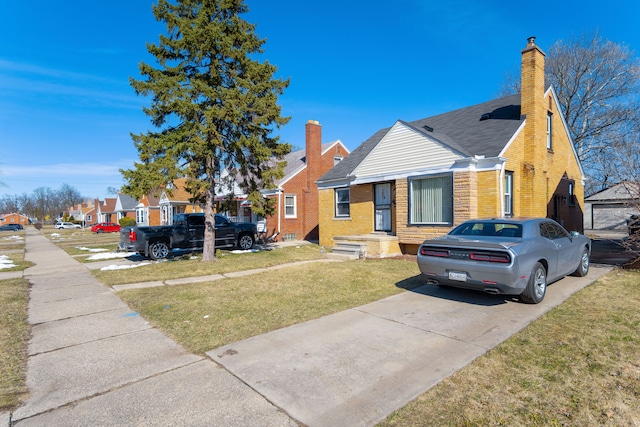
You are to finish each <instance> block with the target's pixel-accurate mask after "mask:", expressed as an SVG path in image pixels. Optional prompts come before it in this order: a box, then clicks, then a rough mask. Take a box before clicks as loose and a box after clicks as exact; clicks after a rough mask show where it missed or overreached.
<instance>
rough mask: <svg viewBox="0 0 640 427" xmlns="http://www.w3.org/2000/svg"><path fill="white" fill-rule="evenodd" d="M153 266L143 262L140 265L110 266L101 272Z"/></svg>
mask: <svg viewBox="0 0 640 427" xmlns="http://www.w3.org/2000/svg"><path fill="white" fill-rule="evenodd" d="M149 264H151V263H150V262H141V263H140V264H130V265H115V264H112V265H108V266H106V267H102V268H101V269H100V270H101V271H107V270H126V269H128V268H136V267H142V266H143V265H149Z"/></svg>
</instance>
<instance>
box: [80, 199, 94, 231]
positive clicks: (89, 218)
mask: <svg viewBox="0 0 640 427" xmlns="http://www.w3.org/2000/svg"><path fill="white" fill-rule="evenodd" d="M96 202H97V199H96V200H93V201H87V202H86V205H87V206H86V208H82V212H83V214H84V226H85V227H89V226H91V225H93V224H97V223H98V220H97V218H98V209H97V203H96Z"/></svg>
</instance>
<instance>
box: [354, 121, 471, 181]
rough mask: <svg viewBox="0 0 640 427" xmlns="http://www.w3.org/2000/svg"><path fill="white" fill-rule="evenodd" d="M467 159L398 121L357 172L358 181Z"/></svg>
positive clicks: (355, 172)
mask: <svg viewBox="0 0 640 427" xmlns="http://www.w3.org/2000/svg"><path fill="white" fill-rule="evenodd" d="M461 158H463V156H461V155H460V154H457V153H455V152H454V151H452V150H451V149H450V148H448V147H446V146H445V145H443V144H441V143H440V142H438V141H436V140H435V139H433V138H430V137H429V136H427V135H425V134H422V133H420V132H418V131H416V130H415V129H412V128H410V127H408V126H406V125H405V124H404V123H402V122H396V123H395V124H394V125H393V127H392V128H391V129H390V130H389V132H387V133H386V135H385V136H383V137H382V139H381V140H380V142H379V143H378V144H377V145H376V146H375V148H374V149H373V150H371V152H370V153H369V155H368V156H367V157H366V158H365V159H364V160H363V161H362V162H361V163H360V165H358V167H357V168H356V169H355V171H354V175H355V176H356V177H357V179H362V178H366V177H367V176H380V175H390V174H395V175H400V174H403V173H407V172H411V171H417V170H424V169H429V168H443V167H449V166H451V165H452V164H453V163H454V162H455V161H456V160H458V159H461Z"/></svg>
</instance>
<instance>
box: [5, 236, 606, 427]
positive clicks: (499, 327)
mask: <svg viewBox="0 0 640 427" xmlns="http://www.w3.org/2000/svg"><path fill="white" fill-rule="evenodd" d="M26 245H27V252H26V256H25V257H26V259H27V260H29V261H33V262H34V263H36V266H35V267H32V268H29V269H28V270H26V271H25V277H26V278H27V279H29V281H30V282H31V283H32V288H31V300H30V303H29V322H30V323H31V324H32V338H31V341H30V343H29V360H28V372H27V383H28V386H29V390H30V393H31V396H30V398H29V399H28V400H27V402H26V403H25V404H24V405H23V406H21V407H20V408H18V410H16V412H15V413H14V414H13V416H12V419H13V425H15V426H18V427H24V426H51V425H64V426H87V425H100V426H122V425H144V426H165V425H167V426H168V425H171V426H174V425H184V426H217V425H220V426H229V425H236V426H271V425H273V426H276V425H277V426H296V425H299V423H301V424H304V425H308V426H371V425H374V424H375V423H376V422H379V421H380V420H382V419H384V417H386V416H387V415H388V414H390V413H391V412H392V411H394V410H396V409H398V408H401V407H402V406H404V405H406V404H407V403H408V402H410V401H411V400H412V399H414V398H415V397H417V396H418V395H419V394H421V393H422V392H424V391H426V390H427V389H429V388H430V387H431V386H433V385H434V384H436V383H438V382H439V381H441V380H442V379H443V378H445V377H447V376H448V375H450V374H451V373H453V372H455V371H456V370H458V369H460V368H461V367H463V366H465V365H466V364H468V363H469V362H471V361H472V360H473V359H475V358H476V357H478V356H479V355H481V354H483V353H485V352H486V351H487V350H488V349H490V348H492V347H494V346H496V345H497V344H499V343H500V342H502V341H503V340H504V339H506V338H508V337H509V336H511V335H512V334H513V333H515V332H517V331H519V330H520V329H521V328H523V327H524V326H526V325H527V324H529V323H530V322H531V321H532V320H534V319H536V318H537V317H539V316H540V315H541V314H543V313H545V312H547V311H548V310H550V309H551V308H552V307H554V306H556V305H558V304H560V303H561V302H563V301H564V300H565V299H566V298H567V297H569V296H570V295H571V294H573V293H574V292H576V291H578V290H580V289H582V288H583V287H585V286H587V285H588V284H590V283H591V282H593V281H594V280H596V279H597V278H599V277H601V276H602V275H604V274H605V273H606V272H608V271H609V270H610V268H609V267H596V266H592V269H591V271H590V273H589V275H588V276H587V277H586V278H576V277H568V278H565V279H563V280H561V281H559V282H557V283H554V284H552V285H550V286H549V288H548V291H547V295H546V298H545V300H544V302H543V303H542V304H539V305H527V304H521V303H518V302H513V301H511V300H510V299H508V298H501V297H496V296H490V295H485V294H481V293H475V292H465V291H462V290H454V289H440V288H437V287H435V286H423V287H421V288H419V289H416V290H413V291H407V292H403V293H401V294H398V295H395V296H393V297H390V298H386V299H384V300H381V301H377V302H374V303H371V304H367V305H365V306H362V307H357V308H354V309H351V310H346V311H344V312H341V313H337V314H334V315H330V316H325V317H323V318H320V319H317V320H314V321H310V322H305V323H302V324H299V325H295V326H292V327H289V328H284V329H281V330H277V331H274V332H271V333H267V334H264V335H260V336H257V337H254V338H250V339H247V340H244V341H241V342H237V343H233V344H230V345H228V346H225V347H222V348H218V349H212V350H211V351H210V352H208V353H207V356H208V358H201V357H199V356H195V355H192V354H189V353H187V352H185V351H184V350H183V349H182V348H181V347H180V346H178V345H177V344H176V343H174V342H172V341H171V340H169V339H168V338H167V337H165V336H164V335H163V334H162V333H160V332H159V331H158V330H156V329H154V328H152V327H151V326H150V325H149V324H148V323H147V322H146V321H145V320H144V319H142V318H140V317H139V316H138V315H137V314H136V313H132V312H131V310H130V309H129V308H128V307H127V306H126V305H125V304H124V303H123V302H122V301H121V300H120V299H118V298H117V296H116V294H114V293H113V292H112V291H111V290H109V289H108V288H106V287H104V286H102V285H101V284H100V283H99V282H97V281H96V280H95V279H94V278H93V277H92V276H91V274H90V272H89V271H88V269H87V268H86V267H85V266H84V265H82V264H80V263H78V262H77V261H75V260H74V259H73V258H71V257H69V256H68V255H67V254H66V253H65V252H64V251H62V250H61V249H59V248H58V247H56V246H55V245H54V244H52V243H51V242H49V241H48V240H47V239H46V238H45V237H44V236H42V235H40V234H39V233H38V232H37V231H36V230H29V231H28V232H27V243H26ZM416 274H418V270H417V267H416ZM3 421H4V420H2V418H1V417H0V424H1V423H2V422H3Z"/></svg>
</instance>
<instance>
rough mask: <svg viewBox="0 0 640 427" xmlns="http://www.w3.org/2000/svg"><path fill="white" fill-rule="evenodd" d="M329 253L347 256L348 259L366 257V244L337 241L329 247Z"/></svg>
mask: <svg viewBox="0 0 640 427" xmlns="http://www.w3.org/2000/svg"><path fill="white" fill-rule="evenodd" d="M331 253H332V254H334V255H341V256H343V257H348V259H359V258H366V256H367V244H366V243H360V242H349V241H338V242H337V245H336V246H334V247H333V248H331Z"/></svg>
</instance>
